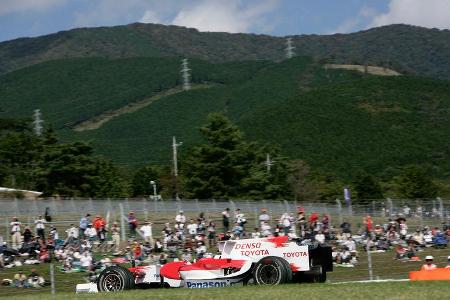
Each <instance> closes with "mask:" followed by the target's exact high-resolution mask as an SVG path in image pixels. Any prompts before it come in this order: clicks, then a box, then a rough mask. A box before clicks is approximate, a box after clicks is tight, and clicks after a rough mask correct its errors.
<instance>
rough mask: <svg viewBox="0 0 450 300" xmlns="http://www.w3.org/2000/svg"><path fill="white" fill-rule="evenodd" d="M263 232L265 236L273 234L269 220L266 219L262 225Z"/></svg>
mask: <svg viewBox="0 0 450 300" xmlns="http://www.w3.org/2000/svg"><path fill="white" fill-rule="evenodd" d="M261 234H262V236H264V237H267V236H270V235H271V234H272V230H271V227H270V225H269V222H267V221H264V222H263V223H262V225H261Z"/></svg>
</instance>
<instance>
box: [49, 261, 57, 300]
mask: <svg viewBox="0 0 450 300" xmlns="http://www.w3.org/2000/svg"><path fill="white" fill-rule="evenodd" d="M50 285H51V290H52V295H54V294H56V290H55V269H54V267H53V263H51V264H50Z"/></svg>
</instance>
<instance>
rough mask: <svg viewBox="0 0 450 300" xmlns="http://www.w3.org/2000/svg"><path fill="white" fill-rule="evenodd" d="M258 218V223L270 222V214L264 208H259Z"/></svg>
mask: <svg viewBox="0 0 450 300" xmlns="http://www.w3.org/2000/svg"><path fill="white" fill-rule="evenodd" d="M258 220H259V224H260V225H262V224H263V223H264V222H270V216H269V214H268V213H267V209H266V208H263V209H261V214H260V215H259V217H258Z"/></svg>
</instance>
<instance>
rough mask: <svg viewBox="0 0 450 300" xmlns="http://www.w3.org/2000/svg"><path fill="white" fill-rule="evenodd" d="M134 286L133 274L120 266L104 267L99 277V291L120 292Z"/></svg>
mask: <svg viewBox="0 0 450 300" xmlns="http://www.w3.org/2000/svg"><path fill="white" fill-rule="evenodd" d="M134 288H135V282H134V277H133V274H132V273H131V272H130V271H128V270H127V269H125V268H123V267H120V266H111V267H108V268H106V269H104V270H103V271H102V272H101V273H100V275H99V276H98V279H97V289H98V291H99V292H120V291H124V290H131V289H134Z"/></svg>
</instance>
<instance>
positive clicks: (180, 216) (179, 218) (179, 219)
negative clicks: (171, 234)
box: [175, 210, 186, 230]
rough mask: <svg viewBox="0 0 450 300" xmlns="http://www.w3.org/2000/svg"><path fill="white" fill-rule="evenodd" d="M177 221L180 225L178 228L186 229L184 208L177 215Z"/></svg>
mask: <svg viewBox="0 0 450 300" xmlns="http://www.w3.org/2000/svg"><path fill="white" fill-rule="evenodd" d="M175 222H176V223H177V225H178V229H180V230H183V229H184V225H185V224H186V216H185V215H184V212H183V211H182V210H180V211H179V213H178V215H176V217H175Z"/></svg>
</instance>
